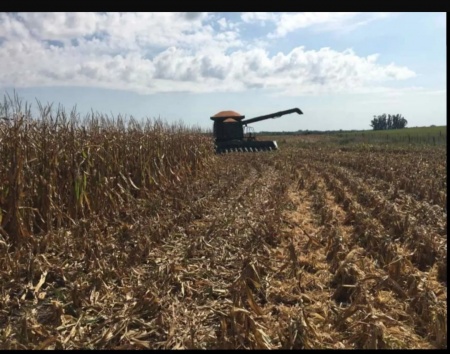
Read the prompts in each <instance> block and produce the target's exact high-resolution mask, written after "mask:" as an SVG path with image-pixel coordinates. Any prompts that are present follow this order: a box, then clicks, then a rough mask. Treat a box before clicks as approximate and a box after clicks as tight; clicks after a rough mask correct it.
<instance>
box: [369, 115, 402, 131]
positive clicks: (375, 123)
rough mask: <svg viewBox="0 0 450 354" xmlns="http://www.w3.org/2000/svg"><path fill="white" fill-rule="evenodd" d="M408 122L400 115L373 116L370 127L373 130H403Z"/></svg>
mask: <svg viewBox="0 0 450 354" xmlns="http://www.w3.org/2000/svg"><path fill="white" fill-rule="evenodd" d="M407 124H408V121H407V120H406V119H405V118H404V117H402V115H401V114H393V115H390V114H388V115H386V114H382V115H379V116H373V119H372V121H371V122H370V126H371V127H372V128H373V130H388V129H403V128H405V127H406V125H407Z"/></svg>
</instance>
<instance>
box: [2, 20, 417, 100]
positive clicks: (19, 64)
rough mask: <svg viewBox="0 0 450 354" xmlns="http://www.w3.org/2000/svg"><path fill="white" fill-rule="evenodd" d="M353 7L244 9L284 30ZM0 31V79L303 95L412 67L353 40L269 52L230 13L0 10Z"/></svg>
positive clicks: (366, 86)
mask: <svg viewBox="0 0 450 354" xmlns="http://www.w3.org/2000/svg"><path fill="white" fill-rule="evenodd" d="M283 16H287V17H283ZM352 16H354V15H352V14H337V15H336V14H327V13H323V14H319V15H317V14H307V15H304V14H279V13H246V14H242V19H243V20H244V21H246V22H248V23H251V22H255V21H278V20H280V19H284V20H285V21H284V22H283V25H282V26H278V27H276V30H275V32H273V35H274V36H277V35H278V36H280V35H284V34H286V33H289V32H291V31H294V30H296V29H298V28H301V27H302V26H303V27H307V26H313V25H317V24H323V25H324V24H328V25H329V26H331V25H336V24H338V23H339V24H342V23H344V22H345V21H347V20H348V18H350V17H352ZM213 22H216V23H217V26H213ZM280 23H281V22H280ZM280 23H279V24H280ZM299 26H300V27H299ZM214 28H216V29H214ZM1 38H3V41H2V40H0V49H1V50H0V73H2V75H0V86H12V87H31V86H93V87H102V88H111V89H126V90H131V91H134V92H139V93H142V94H149V93H155V92H174V91H187V92H212V91H219V92H220V91H240V90H245V89H252V88H261V89H267V90H271V91H272V92H274V91H278V92H283V93H284V94H290V95H301V94H305V93H318V92H357V91H358V90H370V88H371V87H373V86H375V85H378V83H380V82H384V81H391V80H404V79H408V78H411V77H414V76H415V73H414V72H413V71H412V70H410V69H409V68H406V67H403V66H399V65H395V64H389V65H381V64H378V62H377V60H378V54H372V55H369V56H366V57H361V56H358V55H357V54H356V53H355V52H354V51H352V50H350V49H349V50H345V51H342V52H339V51H335V50H332V49H330V48H322V49H320V50H307V49H305V48H304V47H296V48H292V50H290V51H289V52H287V53H281V52H280V53H277V54H275V55H270V54H269V52H268V51H267V50H266V49H265V48H266V47H267V46H268V45H269V43H268V42H261V41H260V40H254V41H252V40H247V41H245V40H244V39H243V38H242V37H241V35H240V32H239V28H238V25H237V24H236V23H233V22H231V21H230V20H229V19H226V18H225V17H218V16H216V15H211V14H204V13H108V14H97V13H70V14H64V13H51V14H44V13H38V14H35V13H26V14H15V15H11V14H4V13H3V14H0V39H1Z"/></svg>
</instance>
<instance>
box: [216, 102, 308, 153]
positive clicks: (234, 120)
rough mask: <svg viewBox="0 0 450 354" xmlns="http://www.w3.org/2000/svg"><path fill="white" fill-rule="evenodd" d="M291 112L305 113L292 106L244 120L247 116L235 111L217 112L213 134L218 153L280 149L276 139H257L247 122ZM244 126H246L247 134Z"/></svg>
mask: <svg viewBox="0 0 450 354" xmlns="http://www.w3.org/2000/svg"><path fill="white" fill-rule="evenodd" d="M290 113H298V114H303V112H302V111H301V110H300V109H298V108H292V109H288V110H286V111H280V112H276V113H271V114H266V115H264V116H259V117H255V118H250V119H245V120H244V118H245V116H243V115H241V114H239V113H237V112H234V111H222V112H219V113H217V114H216V115H214V116H212V117H211V119H212V120H213V121H214V126H213V134H214V139H215V141H214V142H215V148H216V153H217V154H222V153H225V152H237V151H240V152H253V151H270V150H278V145H277V142H276V141H257V140H256V136H255V134H254V131H253V128H251V127H247V124H250V123H255V122H259V121H262V120H265V119H270V118H278V117H281V116H284V115H285V114H290ZM244 127H245V128H246V132H245V134H244Z"/></svg>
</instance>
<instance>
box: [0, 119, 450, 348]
mask: <svg viewBox="0 0 450 354" xmlns="http://www.w3.org/2000/svg"><path fill="white" fill-rule="evenodd" d="M41 113H42V116H41V120H35V121H30V120H27V119H28V118H27V116H26V115H25V117H22V118H20V117H16V118H13V119H12V120H11V121H9V122H5V123H1V122H0V183H1V184H0V209H1V213H0V222H1V228H0V233H1V236H0V296H1V302H0V338H1V339H0V348H1V349H78V348H87V349H147V348H152V349H191V348H202V349H240V348H245V349H259V348H262V349H280V348H288V349H309V348H317V349H323V348H336V349H344V348H350V349H360V348H364V349H387V348H391V349H397V348H427V349H428V348H430V349H431V348H447V185H446V181H447V166H446V149H445V147H442V146H436V147H434V146H423V147H399V146H395V147H392V146H389V145H356V144H355V145H346V146H345V148H343V147H342V146H339V145H338V144H333V143H331V142H327V143H324V144H322V143H321V140H320V138H318V139H316V140H310V141H308V143H307V144H306V143H305V144H303V143H302V142H301V141H300V139H301V137H299V138H298V140H299V141H297V140H296V139H290V140H289V142H286V143H285V144H280V145H281V146H280V150H279V151H276V152H270V153H269V152H261V153H235V154H225V155H214V154H213V149H212V146H211V141H210V140H209V139H208V138H205V137H204V136H203V135H201V134H200V133H199V132H195V131H191V130H188V129H186V128H183V127H173V126H168V125H164V124H161V123H158V124H157V123H155V124H150V123H148V124H147V125H146V126H143V125H139V124H137V123H133V125H131V126H128V127H125V126H124V125H121V123H118V122H112V121H107V120H104V119H103V118H102V117H89V118H90V120H86V122H88V121H89V122H90V123H89V124H88V123H85V124H84V125H83V126H82V125H75V124H74V125H70V124H72V123H70V122H71V120H70V117H71V116H70V114H67V115H66V116H64V115H63V114H62V112H59V113H60V116H59V120H58V121H57V120H56V116H51V114H50V113H47V115H46V114H45V113H46V112H45V111H42V112H41ZM64 114H65V113H64ZM64 117H66V120H64V119H63V118H64ZM102 119H103V120H102ZM83 127H84V128H83ZM324 138H325V139H326V137H324ZM325 141H327V140H325Z"/></svg>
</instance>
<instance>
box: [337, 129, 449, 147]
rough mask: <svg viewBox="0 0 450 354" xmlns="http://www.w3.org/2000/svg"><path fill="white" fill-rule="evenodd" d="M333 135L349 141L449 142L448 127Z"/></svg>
mask: <svg viewBox="0 0 450 354" xmlns="http://www.w3.org/2000/svg"><path fill="white" fill-rule="evenodd" d="M332 135H336V136H337V137H340V138H347V139H349V138H350V139H351V138H354V140H355V141H367V142H380V141H385V142H393V143H411V144H416V143H422V144H436V145H438V144H439V145H441V144H445V143H446V142H447V126H445V125H444V126H438V127H416V128H405V129H392V130H366V131H360V132H342V133H341V132H338V133H335V134H332Z"/></svg>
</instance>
